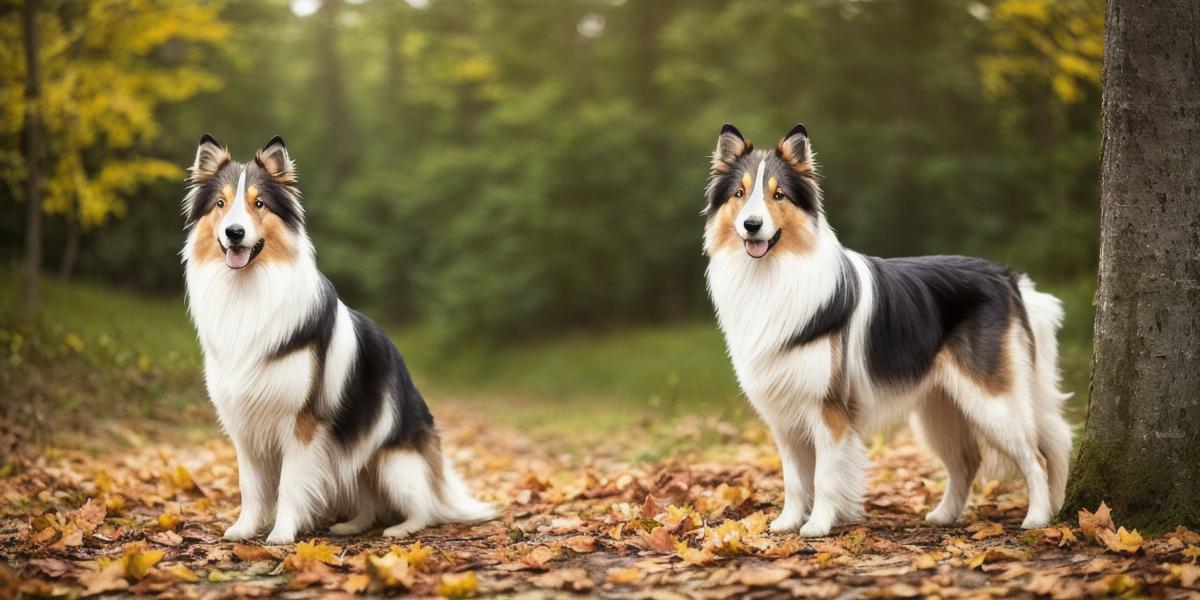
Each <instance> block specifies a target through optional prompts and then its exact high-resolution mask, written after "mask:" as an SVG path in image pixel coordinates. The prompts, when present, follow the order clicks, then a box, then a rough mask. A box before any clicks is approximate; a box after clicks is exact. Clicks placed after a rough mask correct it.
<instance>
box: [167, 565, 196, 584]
mask: <svg viewBox="0 0 1200 600" xmlns="http://www.w3.org/2000/svg"><path fill="white" fill-rule="evenodd" d="M167 573H169V574H170V575H171V576H172V577H174V578H175V579H178V580H180V581H187V582H189V583H196V582H197V581H200V576H199V575H197V574H196V572H195V571H193V570H191V569H189V568H188V566H187V565H185V564H183V563H178V564H174V565H171V567H170V568H168V569H167Z"/></svg>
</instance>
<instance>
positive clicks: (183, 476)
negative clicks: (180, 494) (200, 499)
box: [171, 465, 200, 492]
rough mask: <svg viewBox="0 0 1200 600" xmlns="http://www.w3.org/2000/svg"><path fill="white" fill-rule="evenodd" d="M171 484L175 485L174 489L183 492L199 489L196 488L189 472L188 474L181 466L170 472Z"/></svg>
mask: <svg viewBox="0 0 1200 600" xmlns="http://www.w3.org/2000/svg"><path fill="white" fill-rule="evenodd" d="M171 483H173V484H175V487H177V488H179V489H180V491H184V492H190V491H192V490H198V489H200V488H198V487H196V482H195V480H193V479H192V474H191V472H189V471H188V470H187V468H186V467H184V466H183V465H179V466H177V467H175V469H174V470H172V471H171Z"/></svg>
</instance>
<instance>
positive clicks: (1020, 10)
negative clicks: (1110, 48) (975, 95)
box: [980, 0, 1104, 103]
mask: <svg viewBox="0 0 1200 600" xmlns="http://www.w3.org/2000/svg"><path fill="white" fill-rule="evenodd" d="M987 20H988V22H989V24H990V26H991V29H992V32H993V33H992V37H991V45H992V50H991V52H988V53H987V54H985V55H984V56H983V57H982V58H981V59H980V70H981V75H982V79H983V86H984V90H985V91H986V92H987V93H988V94H990V95H992V96H1008V95H1011V94H1014V93H1015V92H1016V88H1017V83H1018V82H1021V81H1029V80H1032V81H1035V82H1038V83H1039V84H1041V85H1048V86H1049V88H1050V89H1051V90H1053V92H1054V94H1055V96H1056V97H1057V98H1058V99H1059V100H1061V101H1062V102H1067V103H1073V102H1079V101H1081V100H1083V99H1085V98H1086V97H1087V92H1088V91H1089V90H1098V89H1099V88H1100V62H1101V59H1102V58H1103V56H1104V2H1103V0H1002V1H1001V2H999V3H997V4H996V6H995V7H994V9H993V10H992V11H991V13H990V15H988V16H987Z"/></svg>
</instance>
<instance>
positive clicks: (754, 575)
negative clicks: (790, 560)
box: [732, 566, 792, 587]
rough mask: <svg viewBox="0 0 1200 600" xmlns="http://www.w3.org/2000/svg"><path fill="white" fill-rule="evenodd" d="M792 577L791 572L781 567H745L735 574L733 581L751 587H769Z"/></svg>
mask: <svg viewBox="0 0 1200 600" xmlns="http://www.w3.org/2000/svg"><path fill="white" fill-rule="evenodd" d="M791 576H792V572H791V571H790V570H788V569H783V568H779V567H751V566H743V567H741V568H740V569H738V570H737V572H736V573H734V575H733V577H732V579H733V581H735V582H738V583H742V584H744V585H748V586H750V587H769V586H773V585H776V584H778V583H779V582H781V581H783V580H785V579H788V578H789V577H791Z"/></svg>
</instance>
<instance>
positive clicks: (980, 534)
mask: <svg viewBox="0 0 1200 600" xmlns="http://www.w3.org/2000/svg"><path fill="white" fill-rule="evenodd" d="M998 535H1004V525H1002V524H1000V523H992V524H990V525H987V526H986V527H983V528H982V529H980V530H979V531H976V532H975V534H974V535H972V536H971V539H973V540H986V539H988V538H990V537H996V536H998Z"/></svg>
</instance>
